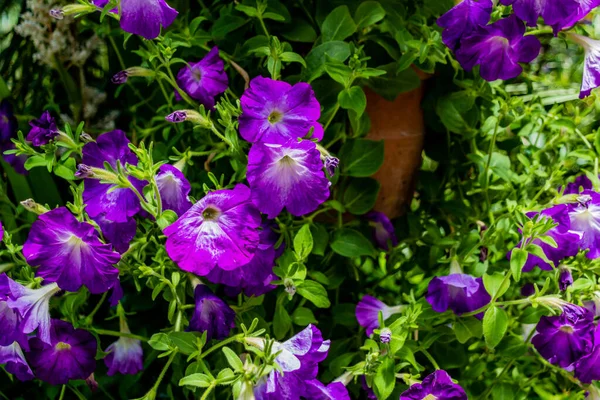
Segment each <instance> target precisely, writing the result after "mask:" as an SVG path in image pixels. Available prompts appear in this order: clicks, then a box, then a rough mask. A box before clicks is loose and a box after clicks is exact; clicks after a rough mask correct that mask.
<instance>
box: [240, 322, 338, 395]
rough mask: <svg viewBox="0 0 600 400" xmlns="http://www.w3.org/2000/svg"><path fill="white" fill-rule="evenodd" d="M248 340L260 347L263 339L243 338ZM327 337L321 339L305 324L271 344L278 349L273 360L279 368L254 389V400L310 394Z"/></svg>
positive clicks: (316, 330)
mask: <svg viewBox="0 0 600 400" xmlns="http://www.w3.org/2000/svg"><path fill="white" fill-rule="evenodd" d="M246 341H248V342H250V343H251V344H253V345H255V346H258V347H264V339H262V338H247V339H246ZM329 346H330V341H329V340H325V341H324V340H323V336H322V335H321V331H319V329H317V327H315V326H314V325H312V324H311V325H308V326H307V327H306V328H305V329H304V330H302V331H301V332H299V333H298V334H297V335H295V336H294V337H292V338H291V339H289V340H287V341H285V342H283V343H278V342H275V344H274V345H273V352H280V353H279V355H278V356H277V358H276V359H275V361H276V362H277V364H279V367H280V368H281V373H280V372H278V371H273V372H271V373H270V374H269V375H268V376H267V377H266V379H265V380H264V381H263V382H261V383H259V384H258V385H257V386H256V388H255V389H254V395H255V397H256V399H257V400H279V399H286V400H299V399H300V398H301V397H305V398H309V399H311V398H313V397H311V395H310V393H311V391H312V388H311V386H313V385H314V384H316V383H315V382H314V380H316V376H317V374H318V372H319V362H321V361H323V360H324V359H325V358H326V357H327V352H328V351H329Z"/></svg>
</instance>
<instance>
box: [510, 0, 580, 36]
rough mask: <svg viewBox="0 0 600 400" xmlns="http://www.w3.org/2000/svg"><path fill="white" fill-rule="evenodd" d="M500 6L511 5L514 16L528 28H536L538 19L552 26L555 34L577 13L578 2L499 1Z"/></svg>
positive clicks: (567, 0)
mask: <svg viewBox="0 0 600 400" xmlns="http://www.w3.org/2000/svg"><path fill="white" fill-rule="evenodd" d="M500 3H501V4H504V5H505V6H509V5H511V4H512V6H513V10H514V12H515V15H516V16H517V17H519V19H521V20H522V21H524V22H526V23H527V25H529V26H537V23H538V18H539V17H542V18H544V23H545V24H546V25H550V26H554V27H555V31H554V32H555V33H557V32H558V31H559V30H560V29H558V28H559V26H560V24H561V23H563V22H564V21H566V20H567V19H568V18H570V17H571V16H573V15H574V14H576V13H577V8H578V3H579V1H578V0H561V1H555V0H500Z"/></svg>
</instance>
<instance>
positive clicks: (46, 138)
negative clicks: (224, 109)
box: [27, 111, 58, 146]
mask: <svg viewBox="0 0 600 400" xmlns="http://www.w3.org/2000/svg"><path fill="white" fill-rule="evenodd" d="M29 125H30V126H31V130H30V131H29V133H28V134H27V140H29V141H30V142H31V143H33V145H34V146H42V145H44V144H48V143H49V142H50V141H51V140H52V139H54V138H55V137H56V136H58V128H57V127H56V121H55V120H54V118H52V115H50V112H48V111H44V113H43V114H42V116H41V117H40V118H39V119H34V120H33V121H31V122H29Z"/></svg>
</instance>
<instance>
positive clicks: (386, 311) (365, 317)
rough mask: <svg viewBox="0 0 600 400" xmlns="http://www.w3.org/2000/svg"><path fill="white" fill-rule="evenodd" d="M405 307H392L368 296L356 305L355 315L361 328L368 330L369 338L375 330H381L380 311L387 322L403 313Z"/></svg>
mask: <svg viewBox="0 0 600 400" xmlns="http://www.w3.org/2000/svg"><path fill="white" fill-rule="evenodd" d="M404 307H405V306H404V305H398V306H394V307H390V306H388V305H387V304H385V303H384V302H383V301H381V300H379V299H376V298H375V297H373V296H369V295H368V294H366V295H364V296H363V298H362V299H361V300H360V301H359V302H358V304H357V305H356V311H355V314H356V319H357V320H358V323H359V324H360V326H362V327H363V328H366V330H367V336H371V335H372V334H373V330H375V329H377V328H379V312H380V311H381V313H382V314H383V320H384V321H385V320H386V319H388V318H389V317H391V316H392V315H394V314H397V313H400V312H402V310H403V308H404Z"/></svg>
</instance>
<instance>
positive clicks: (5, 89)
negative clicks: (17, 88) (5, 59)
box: [0, 76, 10, 100]
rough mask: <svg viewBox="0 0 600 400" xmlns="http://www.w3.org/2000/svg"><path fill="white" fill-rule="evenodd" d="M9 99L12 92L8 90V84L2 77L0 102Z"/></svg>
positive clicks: (0, 78) (0, 80)
mask: <svg viewBox="0 0 600 400" xmlns="http://www.w3.org/2000/svg"><path fill="white" fill-rule="evenodd" d="M8 97H10V90H8V86H7V85H6V82H5V81H4V79H2V77H1V76H0V100H4V99H6V98H8Z"/></svg>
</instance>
